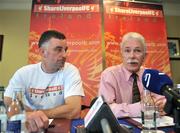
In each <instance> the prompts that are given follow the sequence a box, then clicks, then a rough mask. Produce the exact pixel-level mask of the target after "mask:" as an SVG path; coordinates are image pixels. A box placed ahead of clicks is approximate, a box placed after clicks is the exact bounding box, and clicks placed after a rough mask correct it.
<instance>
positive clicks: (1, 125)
mask: <svg viewBox="0 0 180 133" xmlns="http://www.w3.org/2000/svg"><path fill="white" fill-rule="evenodd" d="M3 99H4V98H3V92H2V91H0V133H5V132H6V123H7V114H6V106H5V104H4V101H3Z"/></svg>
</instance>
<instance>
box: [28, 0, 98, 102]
mask: <svg viewBox="0 0 180 133" xmlns="http://www.w3.org/2000/svg"><path fill="white" fill-rule="evenodd" d="M58 2H59V3H57V2H52V3H50V2H46V3H45V2H43V1H41V0H39V1H33V6H32V14H31V28H30V38H29V63H36V62H39V61H40V55H39V54H38V45H37V44H38V40H39V37H40V34H41V33H42V32H44V31H45V30H47V29H57V30H58V31H60V32H63V33H64V34H65V35H66V37H67V43H68V58H67V61H68V62H71V63H72V64H74V65H75V66H77V67H78V69H79V70H80V73H81V77H82V80H83V87H84V90H85V95H86V97H85V100H84V104H89V103H90V101H91V99H92V98H93V97H94V96H96V95H97V89H98V84H99V79H100V73H101V72H102V48H101V44H102V43H101V29H102V27H101V16H100V11H99V1H98V0H96V1H88V0H86V3H84V2H83V1H80V0H78V1H74V0H71V1H70V0H68V1H65V0H64V1H58ZM43 3H45V4H43Z"/></svg>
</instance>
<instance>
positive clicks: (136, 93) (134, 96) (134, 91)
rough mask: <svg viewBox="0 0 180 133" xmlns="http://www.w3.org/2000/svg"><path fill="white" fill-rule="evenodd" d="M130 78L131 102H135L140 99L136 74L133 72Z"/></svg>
mask: <svg viewBox="0 0 180 133" xmlns="http://www.w3.org/2000/svg"><path fill="white" fill-rule="evenodd" d="M131 76H132V78H133V79H134V81H133V88H132V103H136V102H139V101H140V100H141V99H140V93H139V88H138V84H137V76H138V75H137V74H136V73H133V74H132V75H131Z"/></svg>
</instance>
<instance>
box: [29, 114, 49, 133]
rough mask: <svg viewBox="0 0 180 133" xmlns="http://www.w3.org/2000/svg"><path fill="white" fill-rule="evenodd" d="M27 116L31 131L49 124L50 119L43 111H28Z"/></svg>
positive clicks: (36, 130)
mask: <svg viewBox="0 0 180 133" xmlns="http://www.w3.org/2000/svg"><path fill="white" fill-rule="evenodd" d="M26 117H27V129H28V131H29V132H38V131H41V130H44V129H47V128H48V126H49V119H48V117H47V116H46V115H45V114H44V113H43V112H42V111H33V112H27V113H26Z"/></svg>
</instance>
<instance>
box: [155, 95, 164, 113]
mask: <svg viewBox="0 0 180 133" xmlns="http://www.w3.org/2000/svg"><path fill="white" fill-rule="evenodd" d="M165 103H166V99H164V98H156V99H154V104H155V106H157V107H158V110H159V114H160V115H161V116H162V115H165V114H166V113H165V112H164V106H165Z"/></svg>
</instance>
